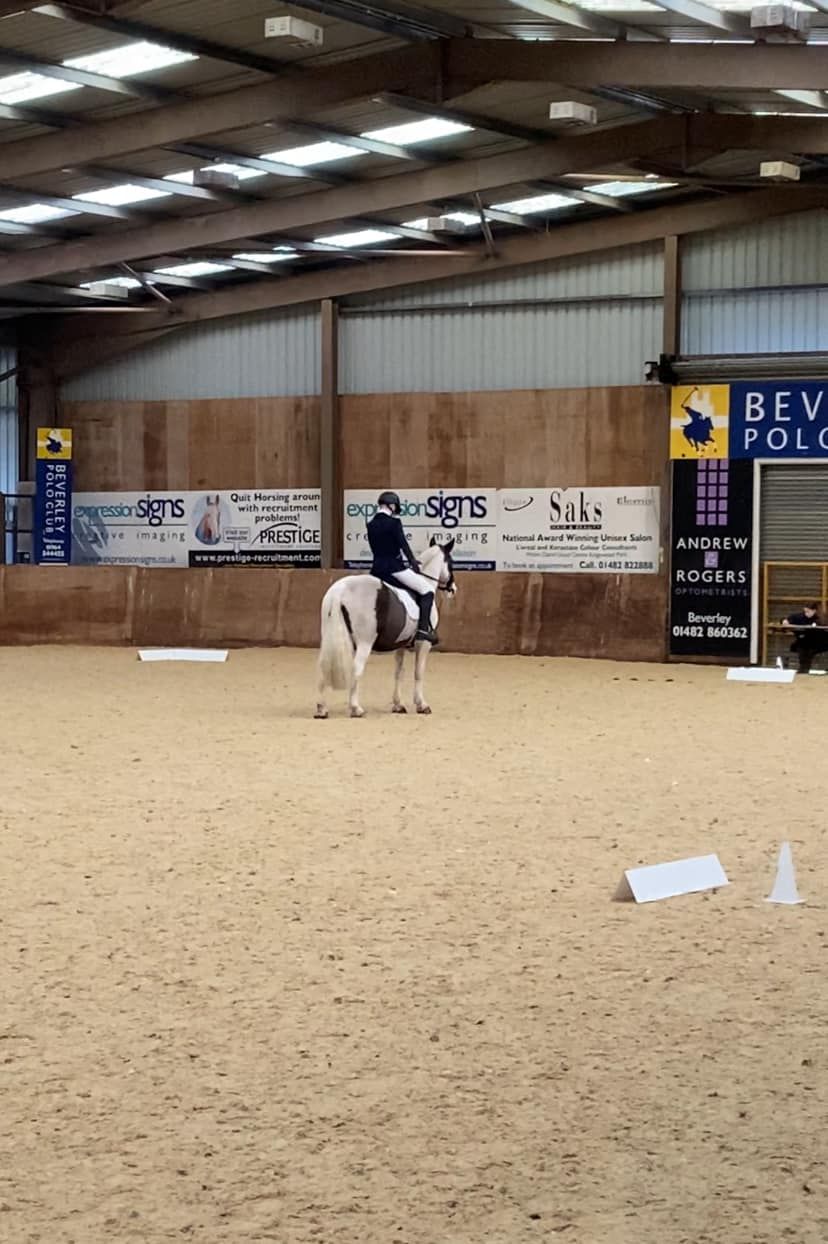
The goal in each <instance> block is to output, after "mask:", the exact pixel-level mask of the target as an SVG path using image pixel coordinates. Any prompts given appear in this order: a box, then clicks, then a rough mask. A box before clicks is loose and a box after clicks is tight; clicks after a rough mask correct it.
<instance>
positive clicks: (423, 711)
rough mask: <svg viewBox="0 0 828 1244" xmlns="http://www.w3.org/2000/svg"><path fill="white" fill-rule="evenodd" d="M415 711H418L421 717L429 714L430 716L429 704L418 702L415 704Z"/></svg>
mask: <svg viewBox="0 0 828 1244" xmlns="http://www.w3.org/2000/svg"><path fill="white" fill-rule="evenodd" d="M417 712H418V713H419V714H420V715H421V716H422V717H430V716H431V709H430V708H429V706H428V705H427V704H418V705H417Z"/></svg>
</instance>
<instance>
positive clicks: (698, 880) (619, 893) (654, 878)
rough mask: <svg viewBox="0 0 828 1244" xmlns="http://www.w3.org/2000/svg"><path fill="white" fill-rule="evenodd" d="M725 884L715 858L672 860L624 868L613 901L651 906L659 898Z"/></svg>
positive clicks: (703, 856)
mask: <svg viewBox="0 0 828 1244" xmlns="http://www.w3.org/2000/svg"><path fill="white" fill-rule="evenodd" d="M729 884H730V882H729V881H728V879H727V877H726V876H725V870H724V869H723V868H722V866H721V864H720V863H719V857H718V855H697V856H695V857H694V858H693V859H689V860H673V861H672V862H671V863H669V864H651V865H649V867H647V868H628V869H627V870H626V872H625V873H624V876H623V877H622V878H621V881H620V883H619V886H618V889H617V890H616V892H615V898H616V901H618V902H629V901H632V902H635V903H655V902H656V901H657V900H658V899H661V898H677V897H678V895H680V894H698V893H699V891H701V890H717V889H718V888H719V887H720V886H725V885H729Z"/></svg>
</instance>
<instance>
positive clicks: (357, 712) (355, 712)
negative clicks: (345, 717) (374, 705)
mask: <svg viewBox="0 0 828 1244" xmlns="http://www.w3.org/2000/svg"><path fill="white" fill-rule="evenodd" d="M351 716H352V717H364V716H365V709H364V708H352V709H351Z"/></svg>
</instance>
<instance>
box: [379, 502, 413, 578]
mask: <svg viewBox="0 0 828 1244" xmlns="http://www.w3.org/2000/svg"><path fill="white" fill-rule="evenodd" d="M368 543H369V544H370V546H371V552H372V554H373V556H374V560H373V563H372V565H371V574H373V575H376V577H377V578H378V579H390V578H391V577H392V576H393V575H395V574H397V573H398V572H399V571H400V570H407V569H408V567H409V566H411V567H413V568H414V569H416V567H417V559H416V557H415V556H414V554H413V553H412V552H411V549H410V548H409V545H408V541H407V540H406V538H405V531H404V530H403V525H402V523H401V522H400V520H399V519H398V518H396V517H395V516H394V515H393V514H386V513H385V512H384V511H383V510H378V511H377V513H376V514H375V515H374V517H373V518H372V519H371V521H370V522H369V524H368Z"/></svg>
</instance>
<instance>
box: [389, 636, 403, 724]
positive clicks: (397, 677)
mask: <svg viewBox="0 0 828 1244" xmlns="http://www.w3.org/2000/svg"><path fill="white" fill-rule="evenodd" d="M404 662H405V648H398V649H397V651H396V652H395V653H394V698H393V700H392V701H391V712H392V713H404V712H405V705H404V704H403V702H402V700H401V699H400V683H401V682H402V675H403V664H404Z"/></svg>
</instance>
